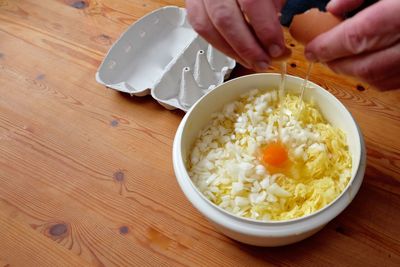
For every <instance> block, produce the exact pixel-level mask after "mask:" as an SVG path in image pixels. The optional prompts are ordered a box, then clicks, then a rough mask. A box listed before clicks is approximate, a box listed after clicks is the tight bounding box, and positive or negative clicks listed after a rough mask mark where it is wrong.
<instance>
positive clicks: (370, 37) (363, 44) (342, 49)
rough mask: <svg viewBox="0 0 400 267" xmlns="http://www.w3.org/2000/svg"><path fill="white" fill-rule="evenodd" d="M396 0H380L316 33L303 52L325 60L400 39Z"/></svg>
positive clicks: (362, 51)
mask: <svg viewBox="0 0 400 267" xmlns="http://www.w3.org/2000/svg"><path fill="white" fill-rule="evenodd" d="M398 1H399V0H386V1H379V2H377V3H376V4H374V5H372V6H370V7H368V8H366V9H364V10H363V11H361V12H360V13H358V14H357V15H356V16H354V17H352V18H350V19H347V20H345V21H344V22H342V23H341V24H339V25H338V26H336V27H334V28H333V29H331V30H330V31H328V32H326V33H323V34H321V35H319V36H317V37H316V38H315V39H314V40H312V41H311V42H310V43H309V44H308V45H307V47H306V51H305V52H306V56H307V57H308V58H309V59H310V60H313V61H322V62H327V61H331V60H335V59H338V58H341V57H347V56H351V55H357V54H361V53H364V52H369V51H375V50H379V49H383V48H385V47H388V46H390V45H392V44H394V43H396V42H397V41H398V40H400V32H399V30H398V29H399V27H400V16H399V13H400V5H399V2H398Z"/></svg>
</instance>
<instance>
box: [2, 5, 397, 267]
mask: <svg viewBox="0 0 400 267" xmlns="http://www.w3.org/2000/svg"><path fill="white" fill-rule="evenodd" d="M183 2H184V1H172V0H171V1H161V0H154V1H138V0H131V1H124V0H92V1H88V0H84V1H74V0H58V1H56V0H53V1H51V0H42V1H33V0H0V84H1V86H0V93H1V97H0V266H86V265H93V266H148V265H151V266H164V265H165V266H175V265H176V266H180V265H185V266H207V265H210V266H224V265H228V266H229V265H231V266H268V265H271V266H276V265H283V266H286V265H290V266H291V265H303V266H304V265H305V266H310V265H318V266H321V265H349V266H399V265H400V223H399V222H400V152H399V151H400V140H399V137H400V134H399V133H400V106H399V102H400V93H399V91H398V90H397V91H392V92H379V91H377V90H375V89H373V88H370V87H369V86H368V85H366V84H362V83H360V82H358V81H355V80H353V79H350V78H346V77H342V76H338V75H336V74H334V73H332V72H331V71H329V70H328V69H326V68H325V67H324V66H321V65H316V66H315V67H314V70H313V73H312V76H311V80H312V81H313V82H316V83H318V84H320V85H322V86H323V87H324V88H326V89H327V90H329V91H330V92H331V93H333V94H334V95H335V96H337V97H338V98H339V99H340V100H341V101H342V102H343V103H344V104H345V105H346V107H347V108H348V109H349V110H350V111H351V112H352V114H353V115H354V117H355V118H356V120H357V122H358V123H359V125H360V127H361V128H362V131H363V133H364V136H365V140H366V143H367V149H368V166H367V172H366V176H365V181H364V184H363V186H362V187H361V190H360V192H359V194H358V195H357V197H356V198H355V200H354V201H353V203H352V204H351V205H350V206H349V207H348V208H347V209H346V210H345V211H344V212H343V213H342V214H341V215H340V216H338V217H337V218H336V219H335V220H333V221H332V222H331V223H329V224H328V225H327V227H325V228H324V229H323V230H322V231H321V232H319V233H318V234H317V235H315V236H313V237H311V238H309V239H307V240H305V241H303V242H300V243H298V244H295V245H291V246H287V247H283V248H257V247H252V246H247V245H243V244H240V243H237V242H235V241H233V240H230V239H229V238H227V237H225V236H223V235H222V234H220V233H218V232H217V231H216V230H215V229H214V228H213V227H212V226H211V225H210V224H209V223H208V222H207V221H206V220H205V219H204V217H202V216H201V215H200V214H199V213H198V212H197V211H196V210H195V209H194V208H193V207H192V206H191V205H190V203H189V202H188V201H187V200H186V199H185V197H184V195H183V194H182V193H181V191H180V189H179V187H178V185H177V183H176V180H175V177H174V173H173V170H172V162H171V156H170V155H171V148H172V141H173V137H174V134H175V131H176V128H177V126H178V125H179V122H180V120H181V119H182V116H183V115H184V114H183V112H180V111H167V110H165V109H164V108H162V107H161V106H160V105H158V104H157V103H156V102H155V101H154V100H153V99H152V98H151V97H143V98H132V97H130V96H126V95H124V94H120V93H118V92H115V91H112V90H107V89H105V88H104V87H103V86H101V85H99V84H97V83H96V82H95V80H94V74H95V72H96V69H97V68H98V66H99V64H100V62H101V60H102V58H103V57H104V55H105V53H106V52H107V50H108V49H109V47H110V45H111V44H112V43H113V42H114V41H115V40H116V38H118V36H119V34H120V33H121V32H123V31H124V30H125V29H126V28H127V27H128V26H129V25H130V24H131V23H133V22H134V21H135V20H137V19H138V18H140V17H142V16H143V15H145V14H146V13H148V12H150V11H152V10H154V9H156V8H159V7H162V6H166V5H178V6H183ZM286 42H287V44H288V45H289V46H290V47H291V48H292V50H293V56H292V57H291V58H290V60H289V62H288V63H289V66H288V72H289V74H292V75H296V76H300V77H304V75H305V69H306V64H307V63H306V61H305V60H304V57H303V55H302V54H303V48H302V47H301V45H299V44H297V43H296V42H294V41H293V40H291V39H290V36H288V35H286ZM270 71H272V72H276V71H279V67H278V66H272V67H271V69H270ZM246 73H249V72H248V71H247V70H245V69H243V68H241V67H238V68H237V69H236V70H235V71H234V73H233V76H234V77H235V76H240V75H243V74H246Z"/></svg>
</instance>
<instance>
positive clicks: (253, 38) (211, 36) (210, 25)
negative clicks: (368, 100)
mask: <svg viewBox="0 0 400 267" xmlns="http://www.w3.org/2000/svg"><path fill="white" fill-rule="evenodd" d="M283 2H284V1H280V0H237V1H235V0H218V1H215V0H186V7H187V11H188V18H189V21H190V23H191V24H192V26H193V28H194V29H195V30H196V31H197V32H198V33H199V34H200V35H202V36H203V38H204V39H206V40H207V41H208V42H209V43H211V44H212V45H213V46H214V47H216V48H217V49H219V50H221V51H222V52H224V53H225V54H226V55H228V56H230V57H232V58H235V59H236V60H237V61H238V62H239V63H241V64H242V65H243V66H245V67H247V68H252V69H254V70H256V71H264V70H265V69H266V68H267V67H268V66H269V64H270V63H271V61H273V60H277V59H280V58H282V55H285V54H287V50H288V48H286V47H285V44H284V40H283V32H282V28H281V26H280V24H279V16H278V13H279V11H280V10H281V8H282V5H283ZM362 2H363V0H331V2H330V3H329V4H328V6H327V10H328V11H329V12H331V13H333V14H335V15H338V16H341V15H343V14H344V13H346V12H349V11H351V10H354V9H355V8H357V7H358V6H360V4H362ZM399 14H400V1H399V0H381V1H379V2H378V3H376V4H374V5H372V6H370V7H368V8H366V9H364V10H363V11H361V12H359V13H358V14H357V15H355V16H354V17H352V18H350V19H347V20H345V21H344V22H343V23H341V24H340V25H338V26H337V27H335V28H333V29H332V30H330V31H328V32H326V33H324V34H321V35H319V36H317V37H316V38H315V39H314V40H312V41H311V42H310V43H309V44H308V45H307V46H306V49H305V53H306V57H307V58H308V59H309V60H311V61H318V62H322V63H324V64H326V65H327V66H329V67H330V68H331V69H333V70H334V71H335V72H337V73H341V74H345V75H350V76H354V77H356V78H358V79H360V80H363V81H366V82H368V83H370V84H372V85H374V86H375V87H377V88H379V89H382V90H389V89H397V88H400V15H399Z"/></svg>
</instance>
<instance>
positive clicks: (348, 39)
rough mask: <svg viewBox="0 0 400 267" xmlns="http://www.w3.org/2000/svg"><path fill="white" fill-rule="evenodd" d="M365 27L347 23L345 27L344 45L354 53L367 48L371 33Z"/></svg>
mask: <svg viewBox="0 0 400 267" xmlns="http://www.w3.org/2000/svg"><path fill="white" fill-rule="evenodd" d="M365 29H366V28H365V27H362V26H359V25H357V26H356V25H351V24H346V25H345V27H344V46H345V48H346V49H347V50H348V51H350V52H351V53H353V54H360V53H362V52H364V51H365V50H366V49H367V38H368V36H369V33H368V31H367V30H365Z"/></svg>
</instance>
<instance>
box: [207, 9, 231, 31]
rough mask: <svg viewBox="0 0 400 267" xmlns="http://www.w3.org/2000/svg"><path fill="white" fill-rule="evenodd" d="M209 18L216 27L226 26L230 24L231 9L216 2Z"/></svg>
mask: <svg viewBox="0 0 400 267" xmlns="http://www.w3.org/2000/svg"><path fill="white" fill-rule="evenodd" d="M211 19H212V20H213V22H214V23H215V26H216V27H219V28H224V29H225V28H228V27H230V26H232V10H231V7H229V6H228V5H226V4H218V5H217V6H216V7H215V8H214V9H213V10H212V12H211Z"/></svg>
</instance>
